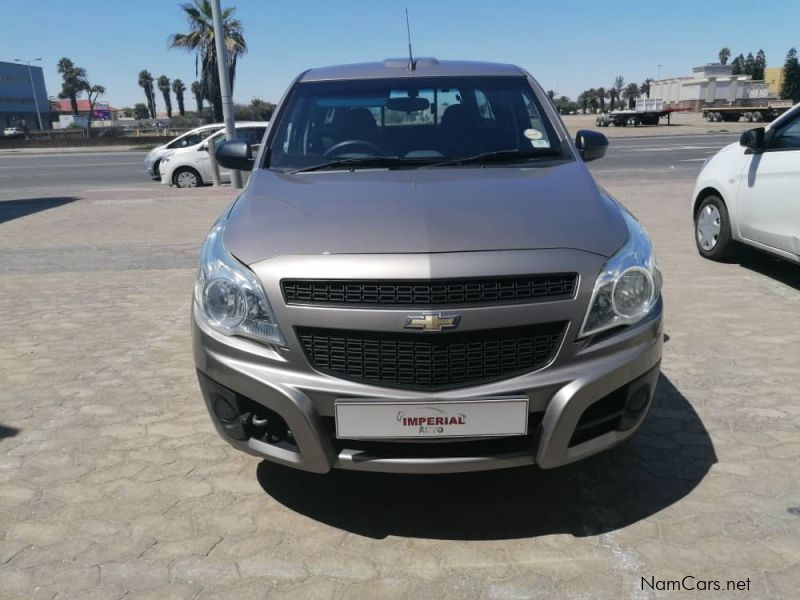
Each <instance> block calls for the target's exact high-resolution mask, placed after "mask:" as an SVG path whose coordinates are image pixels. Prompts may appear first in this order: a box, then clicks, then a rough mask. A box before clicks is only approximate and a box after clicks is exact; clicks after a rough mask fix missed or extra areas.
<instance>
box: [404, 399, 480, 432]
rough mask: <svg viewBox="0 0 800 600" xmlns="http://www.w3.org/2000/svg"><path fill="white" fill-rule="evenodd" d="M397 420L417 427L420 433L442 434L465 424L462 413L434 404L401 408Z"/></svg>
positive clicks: (405, 424) (411, 426)
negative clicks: (410, 408) (449, 411)
mask: <svg viewBox="0 0 800 600" xmlns="http://www.w3.org/2000/svg"><path fill="white" fill-rule="evenodd" d="M397 421H398V422H399V423H400V424H401V425H402V426H403V427H408V428H417V433H419V434H422V435H442V434H444V433H448V432H449V431H450V430H452V429H455V430H456V431H458V430H459V429H461V427H463V426H465V425H466V424H467V415H465V414H464V413H453V414H451V413H448V412H447V411H446V410H442V409H440V408H436V407H435V406H421V407H418V408H415V409H413V410H410V411H409V410H401V411H399V412H398V413H397Z"/></svg>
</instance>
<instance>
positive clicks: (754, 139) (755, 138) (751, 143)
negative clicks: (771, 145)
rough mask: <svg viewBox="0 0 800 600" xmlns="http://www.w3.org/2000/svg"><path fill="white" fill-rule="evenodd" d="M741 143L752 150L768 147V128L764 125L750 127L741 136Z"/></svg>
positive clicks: (756, 150)
mask: <svg viewBox="0 0 800 600" xmlns="http://www.w3.org/2000/svg"><path fill="white" fill-rule="evenodd" d="M739 145H740V146H744V147H745V148H747V149H748V150H751V151H752V152H760V151H761V150H763V149H764V148H765V147H766V130H765V129H764V128H763V127H756V128H755V129H748V130H747V131H745V132H743V133H742V137H740V138H739Z"/></svg>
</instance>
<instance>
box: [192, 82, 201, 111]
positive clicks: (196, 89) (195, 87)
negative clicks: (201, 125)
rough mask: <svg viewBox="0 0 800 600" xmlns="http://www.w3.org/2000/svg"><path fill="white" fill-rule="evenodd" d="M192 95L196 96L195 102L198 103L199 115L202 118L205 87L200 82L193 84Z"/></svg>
mask: <svg viewBox="0 0 800 600" xmlns="http://www.w3.org/2000/svg"><path fill="white" fill-rule="evenodd" d="M192 94H194V101H195V102H196V103H197V115H198V116H200V115H201V114H202V112H203V86H201V85H200V82H199V81H193V82H192Z"/></svg>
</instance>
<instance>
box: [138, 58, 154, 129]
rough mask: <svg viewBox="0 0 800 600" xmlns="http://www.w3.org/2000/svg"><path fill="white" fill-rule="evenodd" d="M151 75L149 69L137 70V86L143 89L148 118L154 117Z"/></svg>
mask: <svg viewBox="0 0 800 600" xmlns="http://www.w3.org/2000/svg"><path fill="white" fill-rule="evenodd" d="M153 81H154V80H153V76H152V75H151V74H150V71H146V70H143V71H139V86H140V87H141V88H142V89H143V90H144V97H145V99H146V100H147V110H148V112H149V113H150V118H151V119H155V118H156V94H155V90H154V89H153Z"/></svg>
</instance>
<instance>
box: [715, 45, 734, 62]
mask: <svg viewBox="0 0 800 600" xmlns="http://www.w3.org/2000/svg"><path fill="white" fill-rule="evenodd" d="M718 56H719V62H720V64H723V65H727V64H728V59H729V58H730V57H731V50H730V48H721V49H720V51H719V55H718Z"/></svg>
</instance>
